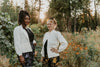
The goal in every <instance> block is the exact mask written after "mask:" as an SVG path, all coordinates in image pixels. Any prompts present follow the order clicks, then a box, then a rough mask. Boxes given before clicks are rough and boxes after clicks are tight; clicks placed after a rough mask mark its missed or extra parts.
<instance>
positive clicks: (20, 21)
mask: <svg viewBox="0 0 100 67" xmlns="http://www.w3.org/2000/svg"><path fill="white" fill-rule="evenodd" d="M26 16H29V18H30V15H29V13H28V12H27V11H25V10H21V11H20V12H19V19H18V24H19V25H21V24H22V26H23V28H25V26H26V25H25V21H24V19H25V17H26Z"/></svg>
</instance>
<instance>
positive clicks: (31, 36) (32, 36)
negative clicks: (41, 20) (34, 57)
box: [25, 28, 35, 52]
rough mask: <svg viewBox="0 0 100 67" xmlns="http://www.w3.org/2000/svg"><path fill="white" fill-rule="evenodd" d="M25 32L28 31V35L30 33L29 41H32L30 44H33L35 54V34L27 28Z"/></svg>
mask: <svg viewBox="0 0 100 67" xmlns="http://www.w3.org/2000/svg"><path fill="white" fill-rule="evenodd" d="M25 30H26V31H27V33H28V36H29V40H30V44H31V47H32V50H33V52H35V45H34V44H33V40H34V34H33V32H32V31H31V30H30V29H29V28H27V29H25Z"/></svg>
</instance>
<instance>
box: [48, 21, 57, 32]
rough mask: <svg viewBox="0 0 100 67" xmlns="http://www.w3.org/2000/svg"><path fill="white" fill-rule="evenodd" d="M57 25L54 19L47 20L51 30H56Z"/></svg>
mask: <svg viewBox="0 0 100 67" xmlns="http://www.w3.org/2000/svg"><path fill="white" fill-rule="evenodd" d="M55 26H56V24H54V23H53V21H49V22H47V27H48V29H49V31H52V30H54V29H55Z"/></svg>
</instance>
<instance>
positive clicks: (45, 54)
mask: <svg viewBox="0 0 100 67" xmlns="http://www.w3.org/2000/svg"><path fill="white" fill-rule="evenodd" d="M47 42H48V40H46V42H45V44H44V57H46V58H48V53H47Z"/></svg>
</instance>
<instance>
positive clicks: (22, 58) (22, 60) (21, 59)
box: [19, 56, 25, 64]
mask: <svg viewBox="0 0 100 67" xmlns="http://www.w3.org/2000/svg"><path fill="white" fill-rule="evenodd" d="M19 59H20V62H21V63H22V64H25V59H24V57H23V56H19Z"/></svg>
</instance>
